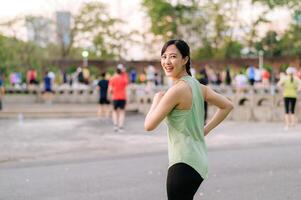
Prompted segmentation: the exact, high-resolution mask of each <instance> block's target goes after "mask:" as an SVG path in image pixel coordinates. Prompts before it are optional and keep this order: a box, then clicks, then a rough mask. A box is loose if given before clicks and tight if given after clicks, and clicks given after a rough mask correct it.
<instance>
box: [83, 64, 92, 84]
mask: <svg viewBox="0 0 301 200" xmlns="http://www.w3.org/2000/svg"><path fill="white" fill-rule="evenodd" d="M82 74H83V83H84V84H85V85H89V83H90V70H89V69H88V67H83V69H82Z"/></svg>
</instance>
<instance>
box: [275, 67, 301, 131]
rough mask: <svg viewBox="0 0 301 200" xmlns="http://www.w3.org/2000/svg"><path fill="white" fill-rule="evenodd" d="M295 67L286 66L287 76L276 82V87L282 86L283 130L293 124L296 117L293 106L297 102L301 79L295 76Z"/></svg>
mask: <svg viewBox="0 0 301 200" xmlns="http://www.w3.org/2000/svg"><path fill="white" fill-rule="evenodd" d="M295 72H296V70H295V68H293V67H288V68H287V69H286V74H287V76H285V77H283V78H281V79H280V81H279V82H278V83H277V86H278V87H282V88H283V97H284V108H285V115H284V122H285V126H284V130H288V129H289V127H290V126H295V124H296V117H295V106H296V102H297V96H298V91H300V88H301V81H300V79H298V77H296V76H295Z"/></svg>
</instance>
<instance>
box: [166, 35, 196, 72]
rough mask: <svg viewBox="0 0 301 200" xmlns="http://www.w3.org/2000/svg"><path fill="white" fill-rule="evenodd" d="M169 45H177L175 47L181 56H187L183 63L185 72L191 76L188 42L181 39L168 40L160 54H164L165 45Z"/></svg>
mask: <svg viewBox="0 0 301 200" xmlns="http://www.w3.org/2000/svg"><path fill="white" fill-rule="evenodd" d="M170 45H175V46H176V47H177V49H178V50H179V51H180V53H181V55H182V57H183V58H185V57H186V56H188V61H187V63H186V65H185V68H186V72H187V74H189V75H190V76H191V72H190V49H189V46H188V44H187V43H186V42H185V41H183V40H169V41H167V42H166V43H165V44H164V46H163V47H162V50H161V56H162V55H163V54H164V52H165V51H166V49H167V47H169V46H170Z"/></svg>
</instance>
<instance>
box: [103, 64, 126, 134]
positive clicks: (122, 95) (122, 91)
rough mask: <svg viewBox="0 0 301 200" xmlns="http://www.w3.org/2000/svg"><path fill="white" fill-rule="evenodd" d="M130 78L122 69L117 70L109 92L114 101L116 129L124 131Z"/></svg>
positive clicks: (113, 118) (113, 113) (111, 80)
mask: <svg viewBox="0 0 301 200" xmlns="http://www.w3.org/2000/svg"><path fill="white" fill-rule="evenodd" d="M127 84H128V79H127V78H126V77H125V76H124V75H123V74H122V71H121V69H118V68H117V70H116V74H115V75H114V76H113V77H112V78H111V79H110V81H109V89H108V93H109V95H110V96H111V99H112V101H113V112H112V120H113V123H114V131H120V132H122V131H123V125H124V120H125V106H126V87H127Z"/></svg>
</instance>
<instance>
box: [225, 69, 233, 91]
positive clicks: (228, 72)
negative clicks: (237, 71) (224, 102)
mask: <svg viewBox="0 0 301 200" xmlns="http://www.w3.org/2000/svg"><path fill="white" fill-rule="evenodd" d="M225 83H226V85H228V86H230V85H231V84H232V78H231V72H230V67H229V66H227V68H226V77H225Z"/></svg>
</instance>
